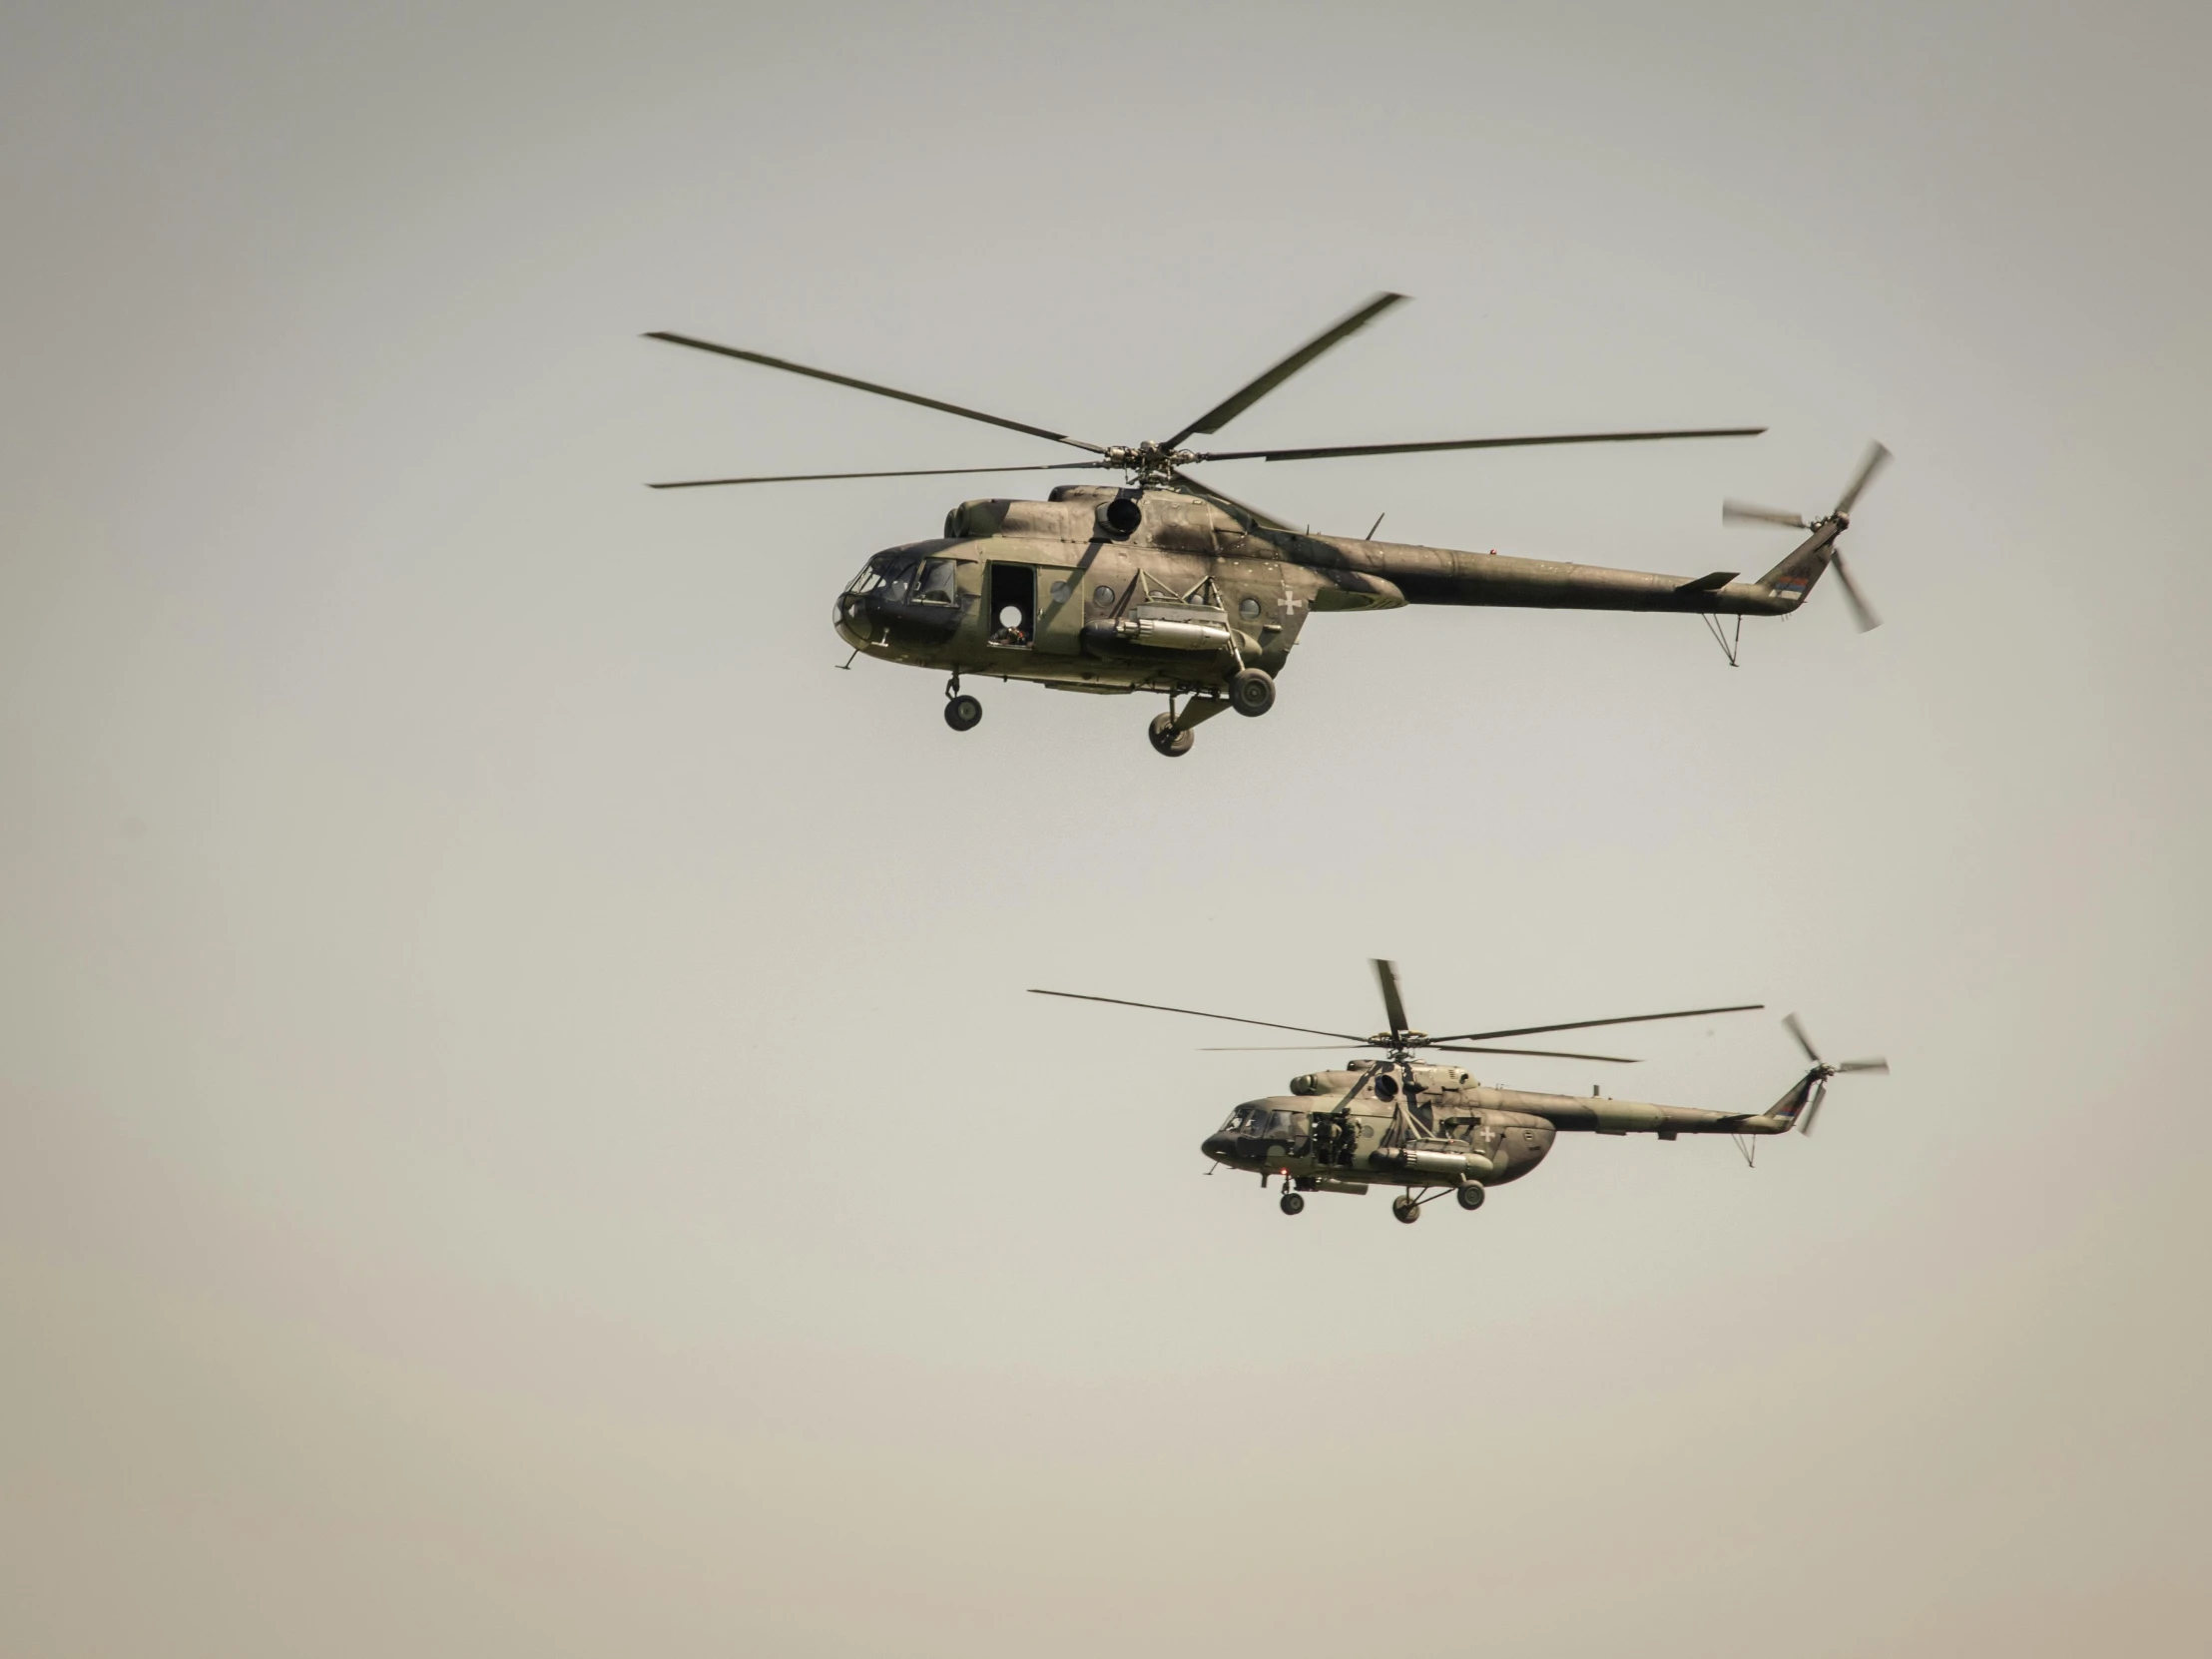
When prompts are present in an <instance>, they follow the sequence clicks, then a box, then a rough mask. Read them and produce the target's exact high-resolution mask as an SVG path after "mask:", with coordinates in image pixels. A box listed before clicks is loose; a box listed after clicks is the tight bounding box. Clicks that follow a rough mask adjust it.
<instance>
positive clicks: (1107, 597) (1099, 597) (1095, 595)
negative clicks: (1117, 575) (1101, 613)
mask: <svg viewBox="0 0 2212 1659" xmlns="http://www.w3.org/2000/svg"><path fill="white" fill-rule="evenodd" d="M1113 602H1114V589H1113V584H1111V583H1110V582H1101V583H1099V584H1098V586H1097V587H1095V588H1093V589H1092V590H1091V603H1092V604H1094V605H1096V606H1097V607H1098V608H1099V609H1100V610H1104V609H1105V608H1106V607H1107V606H1109V605H1111V604H1112V603H1113Z"/></svg>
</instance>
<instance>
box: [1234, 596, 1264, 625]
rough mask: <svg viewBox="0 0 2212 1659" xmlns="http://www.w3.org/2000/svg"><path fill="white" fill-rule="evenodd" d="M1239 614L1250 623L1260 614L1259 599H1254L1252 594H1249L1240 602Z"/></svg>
mask: <svg viewBox="0 0 2212 1659" xmlns="http://www.w3.org/2000/svg"><path fill="white" fill-rule="evenodd" d="M1237 614H1238V615H1239V616H1241V617H1243V618H1245V619H1246V620H1247V621H1250V620H1251V619H1252V618H1254V617H1256V616H1258V615H1259V614H1260V602H1259V601H1258V600H1257V599H1254V598H1253V597H1252V596H1251V595H1250V594H1247V595H1246V596H1245V597H1244V598H1243V599H1242V600H1240V601H1239V602H1238V605H1237Z"/></svg>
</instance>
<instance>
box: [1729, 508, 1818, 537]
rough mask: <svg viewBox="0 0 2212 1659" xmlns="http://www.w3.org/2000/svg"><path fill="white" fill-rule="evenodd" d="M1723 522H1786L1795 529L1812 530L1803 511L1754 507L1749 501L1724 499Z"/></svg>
mask: <svg viewBox="0 0 2212 1659" xmlns="http://www.w3.org/2000/svg"><path fill="white" fill-rule="evenodd" d="M1721 522H1722V523H1723V524H1786V525H1788V526H1789V527H1790V528H1791V529H1793V530H1810V529H1812V528H1813V527H1812V526H1811V525H1810V524H1808V523H1806V522H1805V515H1804V514H1803V513H1786V512H1784V511H1783V510H1782V509H1781V508H1780V507H1754V506H1753V505H1752V504H1751V503H1750V502H1748V501H1723V502H1722V503H1721Z"/></svg>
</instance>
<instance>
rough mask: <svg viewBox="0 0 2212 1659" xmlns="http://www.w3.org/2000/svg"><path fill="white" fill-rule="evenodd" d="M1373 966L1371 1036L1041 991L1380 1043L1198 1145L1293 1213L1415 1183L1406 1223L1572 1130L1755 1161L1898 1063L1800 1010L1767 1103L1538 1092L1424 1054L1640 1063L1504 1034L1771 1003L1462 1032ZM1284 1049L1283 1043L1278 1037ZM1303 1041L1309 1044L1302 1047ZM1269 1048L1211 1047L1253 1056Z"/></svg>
mask: <svg viewBox="0 0 2212 1659" xmlns="http://www.w3.org/2000/svg"><path fill="white" fill-rule="evenodd" d="M1375 977H1376V981H1377V983H1378V984H1380V985H1381V987H1382V990H1383V1013H1384V1015H1385V1016H1386V1017H1387V1018H1388V1020H1389V1022H1390V1023H1389V1026H1388V1028H1387V1029H1385V1030H1382V1031H1378V1032H1376V1033H1375V1034H1374V1035H1373V1036H1368V1037H1359V1036H1354V1035H1351V1034H1349V1033H1347V1032H1342V1031H1317V1030H1315V1029H1313V1028H1312V1027H1310V1026H1304V1025H1284V1024H1282V1023H1280V1022H1278V1021H1276V1020H1270V1019H1246V1018H1244V1017H1242V1016H1241V1015H1237V1014H1215V1013H1208V1012H1206V1011H1205V1010H1203V1009H1199V1008H1171V1007H1168V1006H1167V1005H1166V1004H1164V1003H1158V1002H1132V1001H1129V1000H1128V999H1127V998H1124V997H1118V996H1093V995H1090V994H1088V993H1086V992H1083V991H1048V990H1034V991H1033V992H1032V994H1033V995H1036V996H1064V997H1071V998H1074V999H1075V1000H1078V1001H1082V1002H1110V1003H1113V1004H1115V1005H1116V1006H1118V1007H1123V1008H1149V1009H1152V1010H1155V1011H1156V1012H1159V1013H1164V1014H1190V1015H1193V1016H1195V1017H1197V1018H1199V1019H1218V1020H1228V1021H1230V1022H1231V1023H1233V1024H1237V1025H1258V1026H1265V1027H1267V1028H1268V1029H1270V1030H1273V1031H1296V1032H1299V1033H1301V1034H1302V1035H1305V1036H1310V1037H1328V1038H1331V1039H1332V1046H1334V1045H1335V1044H1345V1045H1348V1046H1350V1047H1353V1048H1355V1049H1376V1050H1379V1051H1380V1055H1379V1057H1378V1058H1375V1059H1356V1060H1354V1061H1353V1062H1352V1063H1351V1064H1350V1065H1349V1066H1347V1067H1345V1068H1344V1069H1342V1070H1337V1071H1312V1072H1308V1073H1306V1074H1305V1075H1304V1076H1303V1077H1294V1078H1292V1079H1291V1092H1290V1094H1289V1095H1287V1096H1285V1095H1271V1096H1269V1097H1268V1098H1266V1099H1264V1100H1248V1101H1246V1102H1245V1103H1244V1104H1243V1105H1242V1106H1239V1107H1238V1108H1237V1109H1236V1110H1235V1111H1233V1112H1231V1113H1230V1114H1229V1117H1228V1119H1227V1120H1226V1121H1225V1122H1224V1123H1223V1124H1222V1126H1221V1127H1220V1128H1219V1129H1217V1130H1215V1131H1214V1132H1213V1133H1212V1134H1211V1135H1209V1136H1207V1137H1206V1139H1205V1140H1204V1141H1202V1142H1201V1143H1200V1147H1199V1149H1200V1150H1201V1151H1202V1152H1204V1153H1205V1154H1206V1156H1207V1157H1209V1158H1211V1159H1213V1160H1214V1163H1215V1165H1216V1166H1217V1167H1221V1168H1227V1169H1237V1170H1244V1171H1246V1172H1247V1173H1254V1172H1256V1173H1258V1175H1259V1177H1260V1184H1261V1186H1263V1187H1265V1186H1266V1185H1267V1184H1268V1183H1269V1181H1271V1180H1272V1179H1274V1178H1275V1177H1278V1176H1280V1177H1281V1178H1282V1197H1281V1199H1280V1200H1279V1203H1280V1205H1281V1207H1282V1211H1283V1213H1284V1214H1285V1215H1287V1216H1295V1215H1298V1214H1299V1213H1300V1212H1301V1211H1303V1210H1304V1209H1305V1208H1306V1195H1307V1194H1308V1193H1365V1192H1367V1191H1368V1189H1369V1188H1370V1187H1372V1186H1389V1187H1401V1188H1403V1189H1404V1191H1403V1192H1401V1193H1400V1194H1399V1195H1398V1196H1397V1197H1396V1198H1394V1199H1392V1200H1391V1201H1390V1214H1391V1215H1393V1216H1395V1217H1396V1218H1397V1219H1398V1220H1399V1221H1401V1222H1405V1223H1408V1224H1410V1223H1412V1222H1416V1221H1418V1220H1420V1215H1421V1209H1422V1207H1423V1206H1424V1205H1425V1204H1427V1203H1429V1202H1431V1201H1433V1200H1434V1199H1437V1198H1440V1197H1442V1196H1443V1195H1444V1194H1445V1193H1450V1194H1451V1195H1452V1197H1453V1198H1454V1199H1455V1200H1456V1201H1457V1202H1458V1205H1459V1208H1460V1209H1462V1210H1479V1209H1481V1208H1482V1201H1483V1199H1484V1197H1485V1196H1486V1195H1487V1192H1488V1189H1490V1188H1491V1187H1496V1186H1502V1185H1503V1184H1504V1183H1506V1182H1508V1181H1518V1180H1519V1179H1520V1178H1521V1177H1522V1176H1524V1175H1526V1174H1527V1173H1528V1172H1529V1171H1530V1170H1532V1169H1534V1168H1535V1167H1536V1166H1537V1165H1538V1164H1540V1163H1542V1162H1543V1161H1544V1157H1545V1155H1546V1154H1547V1153H1549V1152H1550V1151H1551V1145H1552V1140H1553V1138H1554V1137H1555V1136H1557V1135H1558V1134H1559V1133H1560V1132H1562V1131H1585V1132H1589V1133H1594V1134H1599V1135H1642V1134H1650V1135H1657V1136H1658V1137H1659V1138H1660V1139H1661V1140H1663V1141H1671V1140H1673V1139H1674V1138H1675V1137H1676V1136H1678V1135H1731V1136H1734V1137H1736V1140H1737V1144H1738V1146H1739V1147H1740V1148H1741V1149H1743V1150H1744V1152H1745V1155H1746V1158H1747V1161H1748V1160H1749V1158H1750V1157H1751V1154H1752V1152H1753V1150H1754V1149H1755V1148H1756V1146H1757V1144H1758V1143H1757V1141H1756V1139H1755V1138H1754V1137H1757V1136H1761V1135H1782V1134H1787V1133H1788V1132H1789V1131H1790V1130H1791V1129H1792V1128H1796V1129H1797V1130H1799V1132H1800V1133H1803V1134H1807V1135H1810V1134H1811V1133H1812V1132H1813V1125H1814V1123H1815V1121H1817V1120H1818V1119H1819V1117H1820V1114H1821V1104H1822V1102H1823V1101H1825V1100H1826V1099H1827V1098H1828V1084H1829V1080H1830V1079H1831V1078H1834V1077H1842V1076H1845V1075H1847V1074H1849V1073H1854V1072H1878V1073H1885V1074H1886V1073H1887V1072H1888V1071H1889V1069H1890V1062H1889V1061H1887V1060H1843V1061H1836V1062H1831V1061H1828V1060H1824V1059H1822V1058H1821V1056H1820V1054H1819V1053H1818V1052H1817V1051H1816V1050H1815V1049H1814V1047H1813V1041H1812V1039H1811V1038H1810V1037H1808V1036H1807V1035H1806V1034H1805V1027H1804V1026H1802V1025H1800V1024H1799V1023H1798V1018H1797V1015H1795V1014H1791V1015H1789V1016H1788V1017H1786V1018H1785V1019H1784V1020H1783V1022H1782V1023H1783V1024H1784V1025H1785V1026H1786V1027H1787V1028H1788V1029H1789V1032H1790V1035H1791V1036H1793V1037H1795V1038H1796V1039H1797V1042H1798V1046H1799V1047H1801V1048H1802V1049H1804V1050H1805V1057H1806V1059H1808V1060H1809V1061H1811V1062H1812V1067H1811V1069H1810V1070H1809V1071H1807V1072H1806V1073H1805V1075H1804V1076H1802V1077H1800V1078H1799V1079H1798V1080H1797V1081H1796V1082H1794V1083H1792V1084H1791V1085H1790V1086H1789V1088H1787V1089H1786V1090H1784V1091H1783V1094H1782V1098H1781V1099H1779V1100H1777V1101H1776V1102H1775V1103H1774V1104H1773V1105H1772V1106H1769V1107H1768V1108H1767V1109H1766V1110H1765V1111H1763V1112H1712V1111H1706V1110H1703V1109H1701V1108H1698V1107H1693V1106H1654V1105H1650V1104H1648V1103H1646V1102H1644V1101H1641V1100H1613V1099H1609V1098H1607V1097H1605V1096H1603V1095H1600V1094H1598V1093H1597V1092H1596V1090H1595V1089H1593V1090H1592V1091H1591V1092H1590V1095H1589V1096H1588V1097H1587V1098H1584V1097H1583V1096H1580V1095H1564V1094H1530V1093H1527V1092H1526V1091H1524V1090H1520V1089H1500V1088H1493V1087H1491V1086H1490V1085H1488V1084H1485V1083H1478V1082H1476V1081H1475V1079H1474V1078H1473V1077H1471V1076H1469V1075H1468V1074H1467V1073H1466V1072H1464V1071H1462V1070H1460V1069H1459V1068H1458V1067H1456V1066H1451V1065H1424V1064H1416V1063H1415V1062H1414V1059H1413V1056H1414V1055H1416V1054H1419V1053H1422V1052H1427V1053H1440V1054H1522V1055H1539V1056H1542V1057H1543V1058H1546V1059H1557V1060H1595V1061H1598V1062H1601V1063H1603V1064H1606V1065H1634V1064H1635V1063H1636V1062H1635V1061H1633V1060H1631V1059H1628V1058H1626V1057H1625V1056H1622V1055H1618V1054H1579V1053H1572V1052H1565V1051H1562V1050H1559V1049H1553V1048H1500V1047H1497V1046H1495V1044H1496V1042H1497V1040H1498V1039H1500V1038H1504V1037H1533V1036H1540V1035H1542V1034H1543V1033H1545V1032H1549V1031H1586V1030H1589V1029H1591V1028H1593V1027H1596V1026H1600V1025H1643V1024H1648V1023H1649V1022H1651V1021H1653V1020H1663V1019H1692V1018H1696V1017H1698V1016H1700V1015H1706V1014H1744V1013H1753V1012H1756V1011H1757V1010H1758V1009H1759V1008H1760V1007H1762V1006H1763V1004H1760V1003H1757V1002H1742V1003H1736V1004H1733V1005H1731V1006H1729V1007H1725V1008H1679V1009H1676V1010H1674V1011H1672V1012H1670V1013H1663V1014H1622V1015H1618V1016H1616V1017H1614V1018H1611V1019H1574V1020H1565V1021H1562V1022H1560V1023H1558V1024H1555V1025H1516V1026H1512V1027H1510V1028H1507V1029H1503V1030H1496V1031H1461V1032H1457V1033H1455V1034H1453V1035H1450V1036H1443V1037H1431V1036H1430V1035H1428V1033H1426V1032H1425V1031H1416V1030H1414V1029H1413V1028H1412V1027H1411V1026H1410V1025H1409V1024H1408V1023H1407V1021H1406V1018H1405V1004H1404V1002H1403V1000H1402V999H1401V998H1400V996H1399V994H1398V984H1397V968H1396V966H1395V965H1394V964H1393V963H1390V962H1387V961H1383V960H1381V959H1378V960H1376V962H1375ZM1267 1046H1280V1045H1267ZM1289 1046H1291V1047H1293V1048H1300V1047H1310V1046H1312V1045H1310V1044H1293V1045H1289ZM1261 1051H1263V1050H1262V1049H1252V1048H1237V1049H1223V1050H1213V1051H1212V1052H1222V1053H1254V1052H1261Z"/></svg>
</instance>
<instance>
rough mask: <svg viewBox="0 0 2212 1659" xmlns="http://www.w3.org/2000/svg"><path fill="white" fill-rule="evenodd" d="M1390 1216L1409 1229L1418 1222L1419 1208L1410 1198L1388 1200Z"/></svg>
mask: <svg viewBox="0 0 2212 1659" xmlns="http://www.w3.org/2000/svg"><path fill="white" fill-rule="evenodd" d="M1390 1214H1391V1215H1393V1216H1395V1217H1397V1219H1398V1220H1399V1221H1401V1222H1403V1223H1404V1224H1405V1225H1406V1226H1407V1227H1410V1226H1412V1225H1413V1223H1415V1222H1416V1221H1418V1220H1420V1206H1419V1205H1418V1204H1415V1203H1414V1202H1413V1201H1412V1199H1410V1198H1393V1199H1391V1200H1390Z"/></svg>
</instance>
